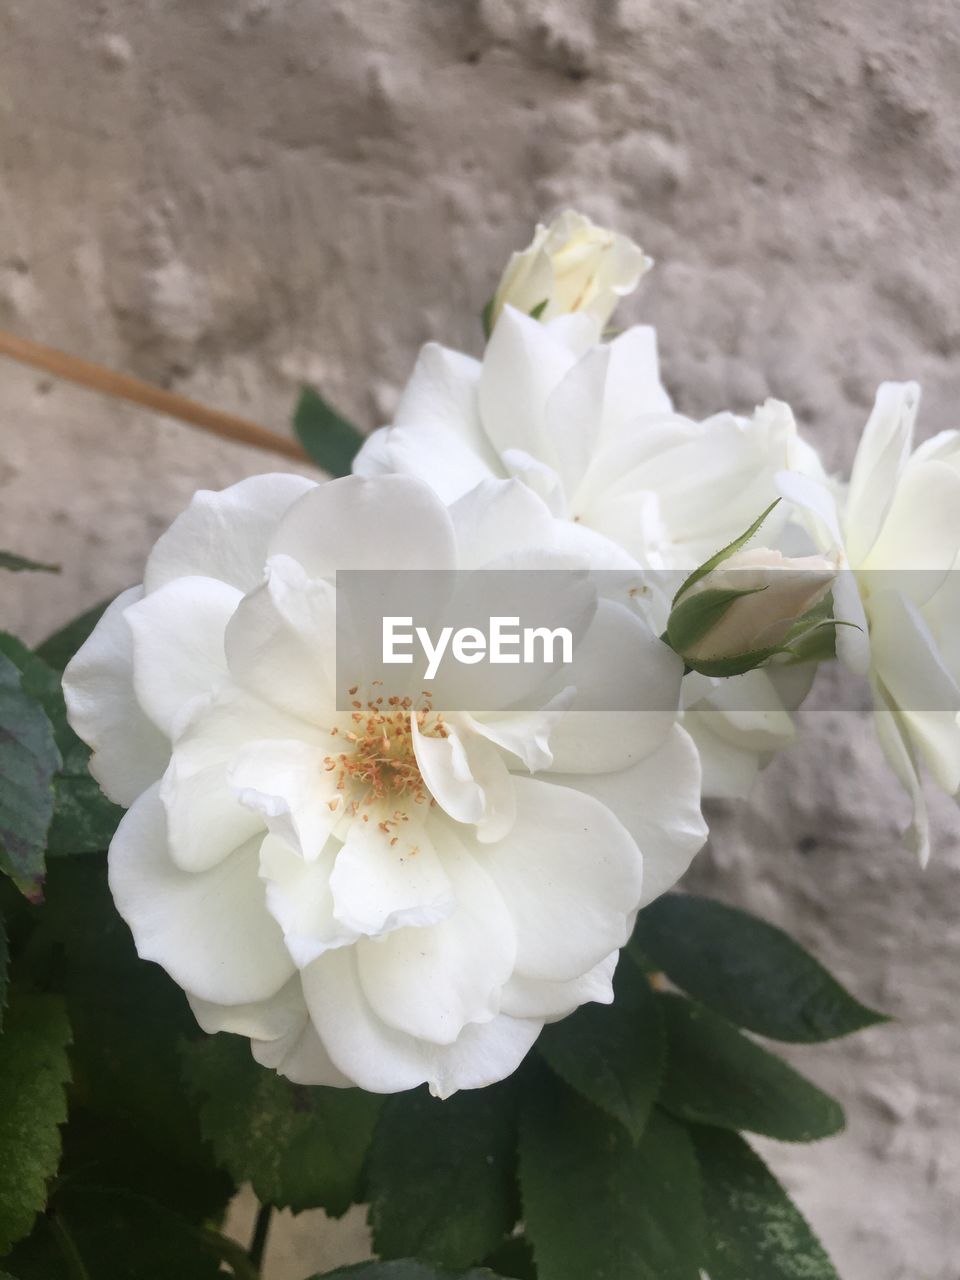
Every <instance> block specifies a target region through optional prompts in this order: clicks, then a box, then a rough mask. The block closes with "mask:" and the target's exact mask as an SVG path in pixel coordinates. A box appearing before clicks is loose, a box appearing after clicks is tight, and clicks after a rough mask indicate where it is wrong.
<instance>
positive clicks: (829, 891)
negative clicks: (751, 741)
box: [0, 0, 960, 1280]
mask: <svg viewBox="0 0 960 1280" xmlns="http://www.w3.org/2000/svg"><path fill="white" fill-rule="evenodd" d="M958 170H960V10H958V9H957V8H956V6H955V5H953V4H951V3H950V0H916V2H915V3H913V4H910V5H906V4H890V3H882V0H877V2H876V3H869V2H868V0H806V3H804V4H802V5H788V4H780V5H777V4H768V3H765V2H764V0H712V2H711V3H703V2H702V0H579V2H576V3H574V2H567V3H560V2H559V0H352V2H349V0H323V2H321V0H202V3H198V0H96V2H94V0H86V3H81V4H77V3H76V0H7V3H5V4H4V5H3V7H2V10H0V325H2V326H4V327H7V328H10V329H13V330H15V331H17V332H19V333H22V334H24V335H26V336H30V337H34V338H37V339H40V340H42V341H46V342H49V343H52V344H55V345H59V346H62V347H65V348H67V349H68V350H70V351H73V352H75V353H77V354H79V355H85V356H88V357H90V358H92V359H96V360H100V361H103V362H105V363H107V364H110V365H113V366H115V367H116V368H119V369H123V370H125V371H128V372H132V373H136V374H139V375H140V376H142V377H145V378H149V379H153V380H156V381H158V382H160V383H162V384H163V385H165V386H169V387H172V388H175V389H177V390H181V391H185V392H187V393H188V394H192V395H194V396H196V397H197V398H200V399H203V400H207V401H210V402H211V403H215V404H218V405H220V406H222V407H224V408H229V409H233V410H236V411H238V412H241V413H244V414H246V415H247V416H249V417H252V418H255V419H257V420H259V421H262V422H263V423H264V424H265V425H268V426H273V427H274V428H276V429H278V430H285V429H286V423H287V420H288V417H289V413H290V409H291V406H292V403H293V400H294V397H295V393H296V388H297V386H298V384H299V383H300V382H301V381H302V380H309V381H313V382H315V383H316V384H318V385H319V386H320V387H321V388H322V389H323V391H324V392H325V393H326V394H327V396H328V397H329V398H330V399H332V400H333V401H334V402H335V403H337V404H338V405H339V406H340V407H342V408H343V409H344V410H345V411H346V412H347V413H348V414H350V415H352V416H353V417H354V418H355V419H356V420H357V421H359V422H361V423H362V424H363V425H364V426H366V427H372V426H374V425H377V424H379V423H381V422H383V421H386V420H387V419H388V418H389V416H390V413H391V410H392V407H393V405H394V403H395V400H396V396H397V392H398V389H399V387H400V386H401V384H402V382H403V381H404V379H405V377H406V376H407V374H408V372H409V370H410V367H411V364H412V361H413V358H414V356H415V353H416V351H417V348H418V346H419V345H420V343H422V342H423V341H424V340H426V339H428V338H439V339H441V340H442V341H444V342H446V343H448V344H451V345H454V346H459V347H463V348H466V349H470V350H476V349H477V348H478V346H479V342H480V331H479V324H478V321H477V315H478V313H479V310H480V308H481V306H482V304H483V302H484V301H485V299H486V298H487V297H488V296H489V294H490V292H491V289H492V286H493V284H494V282H495V280H496V278H497V275H498V273H499V270H500V268H501V266H502V264H503V262H504V259H505V256H506V255H507V253H508V252H509V251H510V250H511V249H512V248H514V247H518V246H520V245H522V244H524V243H525V242H526V240H527V239H528V238H529V235H530V230H531V225H532V223H533V222H534V221H535V220H536V219H537V217H539V216H544V215H547V214H549V213H551V212H552V211H554V210H556V209H557V208H558V207H562V206H563V205H565V204H567V203H573V204H575V205H577V206H579V207H581V208H583V209H584V210H585V211H587V212H589V213H591V214H592V215H593V216H594V217H595V218H597V219H599V220H602V221H609V222H610V223H611V224H613V225H615V226H617V227H619V228H621V229H622V230H624V231H627V232H629V233H631V234H632V235H633V236H635V237H636V238H637V239H638V240H639V241H640V242H641V243H642V244H643V245H644V247H645V248H647V249H648V250H649V251H650V252H651V253H652V254H653V255H654V257H655V258H656V259H657V261H658V266H657V268H656V270H655V272H654V273H653V274H652V276H650V277H648V279H647V282H645V284H644V286H643V289H642V291H641V294H640V295H639V296H638V297H636V298H634V299H633V300H631V304H630V308H629V311H628V312H627V316H626V317H625V318H627V319H639V318H641V317H642V318H644V319H647V320H650V321H653V322H654V323H656V324H657V325H658V327H659V330H660V335H661V350H662V356H663V362H664V367H665V373H666V381H667V383H668V385H669V387H670V389H671V391H672V392H673V394H674V396H675V398H676V400H677V402H678V405H679V407H680V408H681V409H682V410H684V411H686V412H688V413H691V414H695V415H700V414H705V413H707V412H710V411H713V410H716V409H720V408H731V409H734V410H738V411H744V412H746V411H749V410H750V409H751V408H752V407H753V405H754V404H755V403H756V402H757V401H759V400H762V399H763V398H764V397H765V396H767V395H776V396H779V397H782V398H784V399H787V400H789V401H790V402H791V403H792V405H793V406H794V408H795V410H796V412H797V415H798V417H799V418H800V419H801V420H802V422H803V424H804V426H805V428H806V430H807V431H808V432H809V433H810V435H811V436H812V437H813V438H814V439H815V440H816V441H817V443H818V444H819V445H820V446H821V448H822V449H823V451H824V454H825V456H826V459H827V461H828V463H829V464H830V465H831V466H834V467H838V468H839V467H842V466H845V465H847V464H848V463H849V461H850V458H851V456H852V452H853V448H854V445H855V442H856V439H857V434H858V432H859V430H860V427H861V425H862V423H863V421H864V419H865V415H866V413H867V410H868V408H869V405H870V402H871V400H872V395H873V391H874V388H875V384H876V383H877V382H878V381H879V380H881V379H883V378H905V377H916V378H919V379H920V380H921V382H922V383H923V386H924V402H923V407H922V411H921V429H922V434H924V435H927V434H931V433H933V432H934V431H937V430H940V429H942V428H945V427H955V426H958V425H960V421H958V415H957V409H956V406H957V401H958V393H960V235H958V230H960V218H958V214H960V196H958V182H960V173H958ZM276 465H278V460H277V459H273V458H271V457H270V456H268V455H264V454H262V453H257V452H255V451H253V450H248V449H242V448H239V447H237V446H233V445H228V444H224V443H222V442H219V441H217V440H214V439H212V438H210V437H204V436H202V435H200V434H198V433H196V432H193V431H191V430H190V429H188V428H185V427H180V426H177V425H175V424H172V423H170V422H168V421H165V420H161V419H157V418H154V417H151V416H149V415H147V414H146V413H143V412H138V411H136V410H133V409H129V408H126V407H124V406H122V405H120V404H117V403H113V402H109V401H105V400H102V399H99V398H96V397H94V396H92V395H90V394H89V393H86V392H82V391H79V390H75V389H72V388H70V387H68V386H66V385H63V384H56V383H53V382H51V381H50V380H49V379H46V378H43V377H40V376H37V375H36V374H34V373H32V372H30V371H28V370H25V369H23V368H19V367H17V366H15V365H13V364H11V363H9V362H0V545H4V546H7V547H10V548H16V549H17V550H19V551H21V552H23V553H25V554H28V555H31V556H35V557H38V558H41V559H51V560H56V561H59V562H60V563H62V565H63V573H62V575H61V576H60V577H59V578H56V579H52V578H49V577H46V576H36V577H33V576H29V575H22V576H19V577H16V578H12V577H11V576H9V575H8V576H7V577H5V578H4V579H3V582H2V584H0V589H2V592H3V598H2V625H3V626H4V627H6V628H9V629H11V630H14V631H20V632H21V633H22V634H24V635H25V636H27V637H28V638H30V639H34V640H37V639H39V638H41V637H42V636H43V635H44V634H45V633H46V632H48V631H49V630H50V629H51V628H52V627H53V626H55V625H56V624H58V623H60V622H62V621H64V620H66V619H67V618H69V617H71V616H72V615H74V614H75V613H77V612H79V611H80V610H81V609H83V608H85V607H87V606H89V605H90V604H92V603H94V602H95V601H96V600H99V599H101V598H102V597H104V596H106V595H107V594H109V593H111V592H115V591H117V590H119V589H120V588H122V587H126V586H128V585H129V584H131V583H133V582H135V581H136V580H137V579H138V578H139V576H140V571H141V566H142V563H143V558H144V554H145V552H146V550H147V548H148V547H149V546H150V544H151V543H152V541H153V540H154V539H155V537H156V536H157V535H158V533H159V532H160V531H161V530H162V529H163V528H164V526H165V525H166V524H167V523H168V522H169V520H170V519H171V518H172V517H173V516H174V515H175V514H176V512H177V511H179V510H180V508H181V507H182V506H183V505H184V503H185V502H186V501H187V499H188V497H189V495H190V494H191V493H192V491H193V490H194V489H195V488H197V487H201V486H203V487H210V488H216V487H221V486H223V485H225V484H228V483H230V482H232V481H234V480H237V479H239V478H240V477H242V476H245V475H250V474H253V473H255V472H257V471H261V470H265V469H270V468H271V467H274V466H276ZM305 469H306V468H305ZM830 702H831V698H830V694H829V689H827V690H826V691H821V693H820V696H819V705H820V708H821V709H816V708H815V709H812V710H810V711H809V712H808V713H807V714H806V717H805V719H806V736H805V738H804V741H803V742H802V743H801V745H799V746H797V747H795V748H793V749H792V750H790V751H788V752H786V753H785V754H784V755H783V756H782V757H781V758H780V759H779V760H778V761H777V762H776V763H775V764H774V765H773V766H772V767H771V768H770V769H769V770H768V771H767V773H766V774H765V775H764V777H763V778H762V780H761V783H760V785H759V786H758V788H757V792H756V795H755V798H754V801H753V803H752V804H751V805H750V806H749V807H746V808H744V807H729V808H724V809H722V810H718V811H715V812H714V814H713V815H712V816H713V828H714V834H713V839H712V842H711V846H710V849H709V850H708V851H707V852H706V853H704V854H703V855H701V858H700V861H699V866H698V868H697V871H696V873H695V880H696V883H697V884H698V885H699V886H700V887H705V888H707V889H708V890H709V891H710V892H713V893H716V894H717V895H719V896H721V897H724V898H726V899H728V900H729V901H732V902H736V903H740V904H742V905H744V906H746V907H748V908H750V909H752V910H755V911H757V912H758V913H760V914H762V915H765V916H766V917H767V918H769V919H771V920H773V921H776V922H778V923H780V924H782V925H784V926H786V927H787V928H788V929H789V930H790V931H791V932H792V933H794V934H795V935H797V936H798V937H799V938H800V939H801V940H802V941H804V942H805V943H806V944H807V945H808V946H810V947H811V948H812V949H813V950H814V951H815V952H817V954H818V955H819V956H820V957H821V958H822V959H823V960H824V961H825V962H826V963H828V964H829V965H830V966H831V967H832V968H833V969H834V970H835V971H836V972H837V973H838V975H839V976H840V977H841V978H842V979H843V980H845V981H846V982H847V983H848V985H850V986H851V987H852V988H853V990H854V991H855V992H857V993H858V994H859V995H860V996H861V997H862V998H864V999H866V1000H867V1001H869V1002H871V1003H874V1004H876V1005H878V1006H880V1007H881V1008H884V1009H887V1010H888V1011H889V1012H890V1013H892V1014H893V1015H894V1016H895V1018H896V1022H895V1024H894V1025H892V1026H889V1027H881V1028H877V1029H874V1030H873V1031H870V1032H867V1033H865V1034H862V1035H859V1036H856V1037H854V1039H852V1040H851V1041H850V1042H848V1043H840V1044H837V1045H833V1046H825V1047H823V1048H820V1049H807V1050H803V1051H800V1052H797V1053H796V1055H795V1059H796V1061H797V1062H798V1063H799V1064H800V1065H801V1066H802V1067H803V1068H804V1069H805V1070H807V1071H808V1072H809V1073H810V1074H811V1075H812V1076H813V1077H815V1078H816V1079H817V1080H818V1081H820V1082H821V1083H822V1084H823V1085H824V1086H826V1087H827V1088H830V1089H832V1090H833V1091H835V1092H836V1093H837V1094H838V1095H839V1097H840V1098H841V1099H842V1101H843V1103H844V1104H845V1106H846V1107H847V1111H848V1117H849V1127H848V1131H847V1133H846V1134H845V1135H844V1136H842V1137H840V1138H838V1139H836V1140H833V1141H831V1142H829V1143H826V1144H823V1145H822V1146H820V1147H817V1148H796V1149H791V1148H784V1147H777V1146H776V1145H774V1144H764V1153H765V1155H766V1156H767V1157H768V1158H769V1159H770V1161H771V1162H772V1164H773V1165H774V1166H775V1167H776V1168H777V1170H778V1171H779V1172H780V1173H781V1174H782V1176H783V1177H784V1178H785V1179H786V1180H787V1182H788V1184H789V1185H790V1187H791V1188H792V1190H793V1191H794V1193H795V1194H796V1196H797V1198H798V1200H799V1202H800V1204H801V1205H802V1206H803V1208H804V1209H805V1211H806V1212H807V1214H808V1215H809V1216H810V1218H811V1219H812V1220H813V1222H814V1224H815V1225H816V1227H817V1228H818V1229H819V1231H820V1233H821V1234H822V1236H823V1237H824V1239H825V1241H826V1243H827V1244H828V1246H829V1247H830V1248H831V1250H832V1251H833V1253H834V1254H835V1257H836V1259H837V1261H838V1263H839V1266H840V1270H841V1272H842V1274H843V1275H844V1277H845V1278H846V1280H956V1277H957V1267H958V1262H957V1259H958V1257H960V1214H958V1211H957V1205H958V1202H960V1118H958V1116H960V1070H958V1065H960V1025H958V1019H957V1003H958V996H960V919H958V908H960V832H958V826H960V824H958V815H957V810H956V808H955V807H954V806H953V805H952V804H949V803H947V802H946V801H941V802H936V803H935V814H936V819H937V828H938V840H937V851H936V856H935V859H934V861H933V863H932V865H931V867H930V868H929V869H928V870H927V871H926V872H924V873H921V872H920V871H919V870H918V868H917V867H916V866H915V865H914V863H913V861H912V860H911V858H910V856H909V855H908V854H907V853H906V852H905V851H904V850H903V848H902V846H901V843H900V840H899V835H898V832H899V829H900V824H901V823H902V822H903V820H904V817H905V809H904V805H903V804H902V803H900V801H899V797H898V796H897V794H896V789H895V787H894V786H893V785H892V776H891V775H890V774H889V773H888V772H887V770H886V769H885V767H884V765H883V763H882V761H881V758H880V753H879V750H878V749H877V748H876V746H875V745H874V743H873V740H872V737H871V734H870V731H869V724H868V721H867V718H866V716H865V715H860V714H857V713H855V712H846V711H845V712H838V711H831V710H830V709H829V706H830ZM238 1212H239V1211H238ZM362 1249H363V1234H362V1221H361V1220H360V1219H359V1218H358V1216H357V1215H356V1214H354V1216H353V1218H352V1219H351V1220H350V1221H349V1222H348V1223H347V1224H346V1226H345V1227H343V1226H341V1227H339V1228H337V1229H336V1230H335V1231H332V1229H330V1228H328V1227H327V1226H326V1225H325V1224H324V1223H323V1222H322V1221H318V1218H317V1216H316V1215H304V1216H303V1217H302V1218H301V1219H299V1220H298V1222H297V1223H296V1224H295V1225H294V1226H292V1227H291V1226H290V1225H289V1224H284V1225H283V1226H282V1227H281V1229H280V1230H278V1232H277V1233H276V1237H275V1240H274V1244H273V1253H272V1254H271V1259H270V1265H271V1268H272V1271H270V1272H268V1277H270V1280H282V1278H283V1277H285V1276H286V1275H287V1274H289V1275H291V1276H300V1275H303V1274H305V1272H306V1270H307V1269H308V1268H309V1267H310V1265H311V1264H314V1263H315V1264H316V1265H319V1263H320V1262H327V1263H328V1264H330V1265H333V1264H334V1263H335V1262H337V1261H340V1260H347V1259H350V1258H353V1257H358V1256H362ZM294 1253H296V1255H297V1261H296V1263H295V1264H294V1263H291V1264H290V1266H291V1269H290V1270H289V1272H288V1271H287V1269H286V1263H285V1260H284V1258H285V1256H287V1255H289V1256H290V1257H292V1256H293V1254H294ZM758 1280H759V1278H758Z"/></svg>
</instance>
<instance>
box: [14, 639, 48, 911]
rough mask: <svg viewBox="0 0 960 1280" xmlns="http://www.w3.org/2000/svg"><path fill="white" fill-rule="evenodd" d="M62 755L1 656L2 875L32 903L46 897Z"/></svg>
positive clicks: (43, 716) (43, 719) (41, 713)
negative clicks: (47, 849) (46, 858)
mask: <svg viewBox="0 0 960 1280" xmlns="http://www.w3.org/2000/svg"><path fill="white" fill-rule="evenodd" d="M59 767H60V753H59V752H58V751H57V745H56V742H55V741H54V736H53V729H52V728H51V725H50V721H49V720H48V719H47V716H46V714H45V713H44V710H43V708H42V707H41V706H40V704H39V703H38V702H37V701H36V699H35V698H33V697H31V696H30V694H29V693H28V692H27V691H26V690H25V689H24V688H22V687H21V680H20V672H19V671H18V670H17V667H16V665H15V664H14V663H13V662H11V661H10V659H9V658H8V657H7V656H6V655H5V654H4V653H3V652H0V871H5V872H6V874H7V875H8V876H10V878H11V879H12V880H13V882H14V883H15V884H16V885H17V887H18V888H19V889H20V891H21V892H22V893H23V894H24V895H25V896H26V897H28V898H30V899H31V901H39V900H40V899H41V897H42V888H41V886H42V884H43V876H44V848H45V846H46V837H47V829H48V828H49V826H50V819H51V817H52V816H53V775H54V774H55V773H56V771H57V769H58V768H59Z"/></svg>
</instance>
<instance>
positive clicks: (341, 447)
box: [293, 387, 363, 477]
mask: <svg viewBox="0 0 960 1280" xmlns="http://www.w3.org/2000/svg"><path fill="white" fill-rule="evenodd" d="M293 430H294V433H295V434H296V437H297V439H298V440H299V441H300V443H301V444H302V445H303V447H304V449H305V450H306V452H307V454H308V455H309V457H310V459H311V460H312V461H313V462H315V463H316V464H317V466H318V467H322V468H323V470H324V471H328V472H329V473H330V475H332V476H334V477H338V476H348V475H349V474H350V468H351V466H352V465H353V460H354V458H355V457H356V456H357V453H358V452H359V450H360V446H361V445H362V444H363V434H362V433H361V432H360V431H358V430H357V428H356V427H355V426H354V425H353V423H352V422H348V421H347V420H346V418H344V417H343V416H342V415H341V414H339V413H337V411H336V409H334V408H332V407H331V405H329V404H327V402H326V400H324V398H323V396H321V395H320V393H319V392H318V391H315V390H314V389H313V387H304V388H303V389H302V391H301V392H300V399H299V401H298V402H297V407H296V409H295V410H294V414H293Z"/></svg>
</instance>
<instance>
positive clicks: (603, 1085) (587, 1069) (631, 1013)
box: [537, 959, 666, 1140]
mask: <svg viewBox="0 0 960 1280" xmlns="http://www.w3.org/2000/svg"><path fill="white" fill-rule="evenodd" d="M614 992H615V999H614V1002H613V1004H612V1005H599V1004H587V1005H584V1006H583V1007H582V1008H581V1009H578V1010H577V1012H576V1013H574V1014H571V1015H570V1017H568V1018H564V1019H563V1021H562V1022H555V1023H554V1024H553V1025H552V1026H548V1027H545V1028H544V1030H543V1032H542V1033H541V1035H540V1039H539V1040H538V1041H537V1048H538V1050H539V1052H540V1053H541V1054H542V1055H543V1057H544V1058H545V1059H546V1060H547V1062H548V1063H549V1065H550V1066H551V1067H552V1069H553V1070H554V1071H555V1072H556V1073H557V1075H559V1076H560V1077H561V1078H562V1079H563V1080H565V1081H566V1082H567V1084H569V1085H570V1086H571V1087H572V1088H574V1089H576V1090H577V1092H578V1093H580V1094H582V1095H583V1097H585V1098H586V1099H587V1100H588V1101H590V1102H593V1103H595V1104H596V1105H597V1106H598V1107H601V1108H602V1109H603V1110H604V1111H606V1112H607V1113H608V1114H609V1115H611V1116H613V1118H614V1119H615V1120H619V1121H620V1123H621V1124H622V1125H624V1126H625V1128H626V1129H627V1131H628V1132H629V1133H630V1134H631V1135H632V1136H633V1138H634V1140H639V1139H640V1137H641V1135H642V1134H643V1131H644V1129H645V1128H646V1124H647V1119H648V1117H649V1115H650V1110H651V1108H652V1107H653V1104H654V1102H655V1101H656V1097H657V1091H658V1090H659V1088H660V1081H661V1079H662V1077H663V1067H664V1057H665V1054H666V1035H665V1033H664V1029H663V1018H662V1015H661V1013H660V1006H659V1004H658V1002H657V999H656V996H655V995H654V993H653V991H652V989H651V987H650V984H649V982H647V980H646V978H645V977H644V976H643V974H641V973H640V972H639V971H638V970H637V968H636V966H635V965H633V964H631V963H630V961H629V960H626V959H622V960H621V962H620V964H619V965H618V967H617V972H616V976H615V978H614Z"/></svg>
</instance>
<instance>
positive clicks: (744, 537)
mask: <svg viewBox="0 0 960 1280" xmlns="http://www.w3.org/2000/svg"><path fill="white" fill-rule="evenodd" d="M779 502H780V499H779V498H777V499H776V500H775V501H773V502H771V503H770V505H769V507H767V509H766V511H762V512H761V513H760V515H759V516H758V517H757V518H756V520H754V522H753V524H752V525H751V526H750V528H749V529H747V530H746V532H744V533H741V535H740V537H739V538H734V540H733V541H732V542H728V543H727V545H726V546H725V547H721V548H720V550H719V551H718V552H717V553H716V555H712V556H711V557H710V559H709V560H704V562H703V564H702V565H701V566H700V567H699V569H694V571H693V573H691V574H690V576H689V577H688V578H687V579H686V580H685V581H684V582H683V584H682V586H681V587H680V590H679V591H678V592H677V594H676V595H675V596H674V597H673V603H674V604H676V603H677V601H678V600H679V599H680V597H681V596H682V595H683V594H684V592H686V591H689V590H690V588H691V587H692V586H693V585H694V583H695V582H699V581H700V579H701V578H705V577H706V576H707V574H708V573H711V572H712V571H713V570H714V569H716V568H717V566H718V565H721V564H723V562H724V560H729V559H730V557H731V556H732V555H735V554H736V552H738V551H740V550H741V549H742V548H743V547H745V546H746V544H747V543H748V542H749V541H750V539H751V538H752V537H753V535H754V534H755V533H758V532H759V530H760V526H761V525H762V524H763V522H764V520H766V518H767V516H768V515H769V514H770V512H771V511H772V510H773V509H774V507H776V506H777V505H778V504H779Z"/></svg>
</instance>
